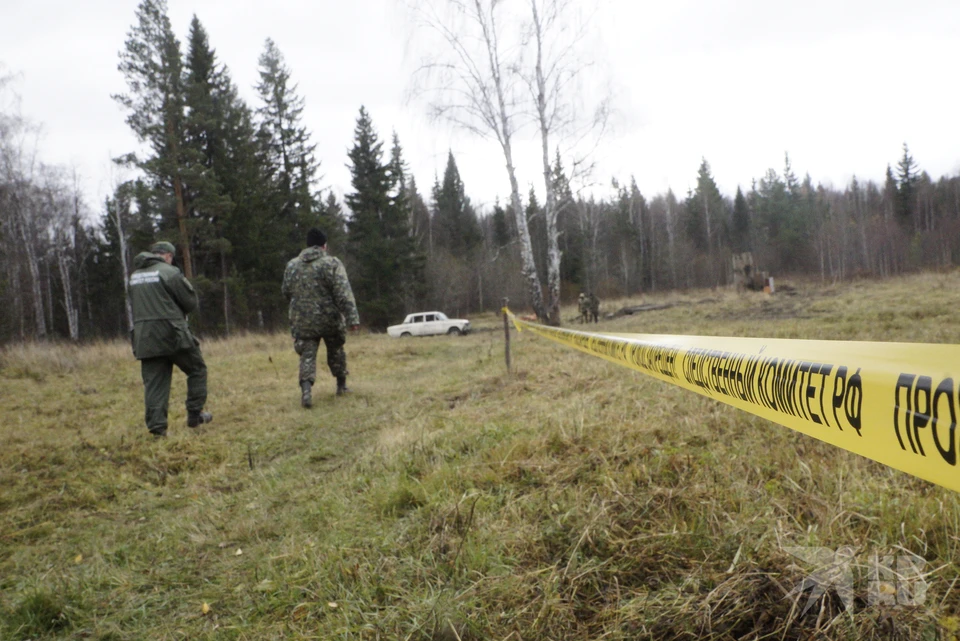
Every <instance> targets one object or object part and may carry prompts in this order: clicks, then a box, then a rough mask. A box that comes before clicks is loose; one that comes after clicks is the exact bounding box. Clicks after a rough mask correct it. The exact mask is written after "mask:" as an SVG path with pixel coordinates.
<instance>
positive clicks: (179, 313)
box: [130, 252, 197, 359]
mask: <svg viewBox="0 0 960 641" xmlns="http://www.w3.org/2000/svg"><path fill="white" fill-rule="evenodd" d="M133 266H134V268H135V269H136V271H134V272H133V273H132V274H131V275H130V305H131V307H132V308H133V336H132V341H133V354H134V356H136V357H137V358H138V359H144V358H154V357H157V356H171V355H173V354H175V353H176V352H179V351H182V350H186V349H190V348H191V347H193V346H194V345H196V344H197V340H196V339H195V338H194V337H193V334H191V333H190V328H189V327H188V326H187V314H189V313H190V312H192V311H193V310H195V309H196V308H197V294H196V292H195V291H194V290H193V286H192V285H191V284H190V282H189V281H188V280H187V279H186V278H184V277H183V274H181V273H180V270H179V269H177V268H176V267H174V266H173V265H168V264H167V263H166V262H165V261H164V260H163V258H161V257H160V256H158V255H156V254H151V253H150V252H141V253H139V254H137V257H136V258H134V259H133Z"/></svg>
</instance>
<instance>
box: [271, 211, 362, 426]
mask: <svg viewBox="0 0 960 641" xmlns="http://www.w3.org/2000/svg"><path fill="white" fill-rule="evenodd" d="M283 295H284V296H286V297H287V298H288V299H289V300H290V333H291V334H293V349H294V350H295V351H296V352H297V354H299V355H300V394H301V396H300V404H301V405H302V406H303V407H311V406H312V405H313V399H312V398H311V389H312V388H313V382H314V381H315V380H316V376H317V350H318V349H319V347H320V341H321V340H322V341H323V342H324V343H325V344H326V346H327V366H329V367H330V373H331V374H333V375H334V376H335V377H336V379H337V396H341V395H342V394H344V393H346V392H348V391H350V390H348V389H347V374H348V372H347V354H346V352H344V351H343V346H344V344H345V343H346V342H347V336H346V328H347V326H349V327H350V329H357V327H359V325H360V316H359V314H357V303H356V301H355V300H354V298H353V290H352V289H351V288H350V281H349V280H348V279H347V270H346V269H344V267H343V263H341V262H340V259H339V258H336V257H334V256H330V255H328V254H327V237H326V235H324V233H323V232H322V231H320V230H319V229H311V230H310V231H309V232H307V248H306V249H304V250H303V251H302V252H300V255H299V256H297V257H296V258H294V259H293V260H291V261H290V262H289V263H287V269H286V271H285V272H284V274H283Z"/></svg>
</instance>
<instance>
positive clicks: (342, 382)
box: [337, 376, 350, 396]
mask: <svg viewBox="0 0 960 641" xmlns="http://www.w3.org/2000/svg"><path fill="white" fill-rule="evenodd" d="M349 391H350V388H348V387H347V377H346V376H338V377H337V396H343V395H344V394H346V393H348V392H349Z"/></svg>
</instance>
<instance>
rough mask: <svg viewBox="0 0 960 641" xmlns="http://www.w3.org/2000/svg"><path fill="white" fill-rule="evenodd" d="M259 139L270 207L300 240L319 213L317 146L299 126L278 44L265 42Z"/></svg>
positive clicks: (293, 89)
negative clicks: (270, 191) (270, 189)
mask: <svg viewBox="0 0 960 641" xmlns="http://www.w3.org/2000/svg"><path fill="white" fill-rule="evenodd" d="M257 92H258V93H259V94H260V99H261V102H262V104H261V106H260V108H259V109H258V110H257V115H258V116H259V119H260V135H261V138H262V141H263V144H264V146H265V150H266V155H267V162H268V164H269V167H270V173H271V176H272V180H273V188H274V190H275V194H274V198H273V205H274V207H276V208H277V209H278V210H279V211H280V212H281V213H282V216H283V219H284V220H285V221H286V222H287V224H288V226H289V233H290V235H291V239H293V240H296V241H298V242H299V241H302V238H303V236H304V235H305V234H306V231H307V229H308V228H309V227H310V226H312V224H311V223H313V222H315V220H313V219H312V216H311V215H312V214H314V213H315V212H316V211H317V209H318V203H317V199H316V196H315V192H314V186H315V183H316V180H317V171H318V169H319V163H318V162H317V160H316V158H315V156H314V149H315V148H316V145H314V144H311V142H310V133H309V132H308V131H307V129H306V127H305V126H304V125H303V124H302V115H303V109H304V105H305V102H304V100H303V98H301V97H300V96H298V95H297V85H296V84H293V83H292V82H291V79H290V70H289V69H288V68H287V66H286V64H285V63H284V60H283V54H281V53H280V50H279V49H278V48H277V45H276V44H275V43H274V42H273V40H271V39H270V38H267V40H266V43H265V45H264V51H263V54H262V55H261V56H260V82H259V83H258V84H257Z"/></svg>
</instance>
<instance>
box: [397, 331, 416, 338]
mask: <svg viewBox="0 0 960 641" xmlns="http://www.w3.org/2000/svg"><path fill="white" fill-rule="evenodd" d="M411 336H413V334H411V333H410V332H404V333H402V334H400V338H410V337H411Z"/></svg>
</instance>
